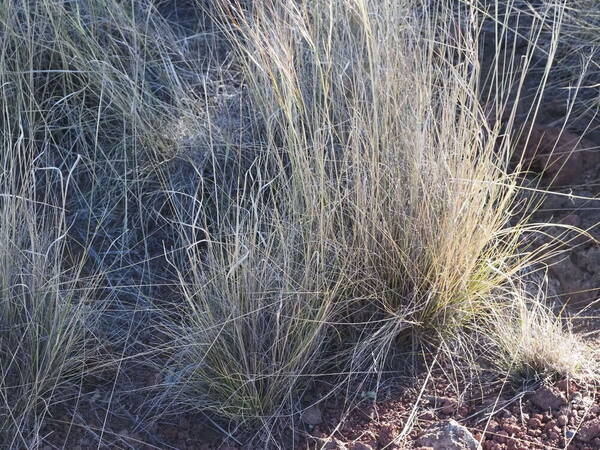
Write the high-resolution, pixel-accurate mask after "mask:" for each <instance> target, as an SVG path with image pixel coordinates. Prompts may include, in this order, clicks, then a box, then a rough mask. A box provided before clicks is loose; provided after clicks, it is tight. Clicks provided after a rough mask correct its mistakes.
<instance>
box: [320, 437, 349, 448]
mask: <svg viewBox="0 0 600 450" xmlns="http://www.w3.org/2000/svg"><path fill="white" fill-rule="evenodd" d="M346 448H347V447H346V444H344V443H343V442H342V441H340V440H339V439H336V438H333V439H332V440H331V441H329V442H327V443H326V444H325V445H324V446H323V450H346Z"/></svg>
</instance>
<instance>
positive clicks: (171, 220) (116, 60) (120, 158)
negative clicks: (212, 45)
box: [0, 0, 586, 448]
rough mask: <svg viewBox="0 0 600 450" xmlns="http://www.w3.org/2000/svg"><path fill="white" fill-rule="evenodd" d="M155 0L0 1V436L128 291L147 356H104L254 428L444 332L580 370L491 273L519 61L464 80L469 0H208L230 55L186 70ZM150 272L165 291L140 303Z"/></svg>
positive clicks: (515, 229) (42, 394)
mask: <svg viewBox="0 0 600 450" xmlns="http://www.w3.org/2000/svg"><path fill="white" fill-rule="evenodd" d="M160 6H161V5H154V4H153V3H152V2H150V1H135V2H119V1H116V0H85V1H81V2H77V3H74V2H69V1H62V0H41V1H29V0H8V1H6V2H4V3H3V4H2V5H0V25H1V29H0V37H1V38H2V39H1V43H0V89H1V91H2V97H1V98H0V109H1V111H2V118H1V119H0V120H1V122H2V133H3V134H2V135H3V140H2V145H3V152H2V159H1V161H2V164H3V174H2V175H1V176H0V187H1V193H0V194H1V197H0V207H1V208H2V213H3V214H2V215H1V217H0V234H1V236H0V248H2V253H1V254H0V281H1V283H2V292H3V294H2V297H1V298H0V301H1V303H0V305H1V306H0V308H1V311H0V313H1V321H0V327H1V328H0V371H1V372H0V373H1V375H2V381H1V384H0V399H1V402H2V406H1V408H0V426H1V427H2V428H1V431H2V433H4V434H3V435H2V438H3V439H4V441H2V444H3V445H6V446H7V447H15V448H16V447H20V446H29V447H35V446H37V445H40V443H41V437H40V436H41V434H40V430H41V427H42V425H43V423H44V417H45V415H46V414H47V413H48V411H50V410H51V408H52V407H53V406H54V405H56V404H57V403H58V402H59V401H60V400H59V398H60V397H59V394H58V393H59V392H61V395H64V394H62V392H63V391H67V392H68V391H69V389H71V391H70V392H71V394H72V396H76V395H77V393H76V390H75V391H74V390H73V389H72V388H73V385H74V383H76V382H77V381H78V380H79V382H82V381H81V380H83V379H85V378H86V376H87V374H88V373H89V372H90V371H92V370H93V369H94V367H93V366H94V358H90V356H93V355H94V354H95V352H96V351H97V348H98V346H99V345H100V344H106V342H99V340H100V339H99V336H104V337H105V336H111V338H110V339H117V340H119V339H123V340H127V339H128V338H129V337H130V335H131V333H132V332H131V329H132V326H130V327H129V328H128V329H126V330H125V331H123V328H122V327H121V324H120V322H118V321H117V318H118V319H120V318H121V317H122V316H125V315H126V313H125V312H124V311H129V310H132V309H133V310H135V311H137V309H136V308H140V305H143V307H144V311H151V313H148V314H152V316H151V319H152V320H153V322H152V323H153V324H155V327H154V328H153V330H155V331H157V332H158V335H159V336H160V339H161V342H162V344H163V345H161V346H160V348H159V349H158V350H154V349H153V350H148V351H145V352H141V353H139V354H130V355H129V354H128V355H124V353H122V354H121V355H120V356H119V358H115V359H116V360H117V364H121V363H123V361H124V360H139V361H141V362H143V363H148V364H150V362H149V361H146V359H147V358H149V355H151V356H152V358H149V359H152V364H157V363H156V361H158V364H159V365H160V368H161V370H162V375H163V380H164V382H163V383H161V384H160V386H158V388H159V389H160V390H162V393H161V395H159V396H158V397H157V398H158V401H159V402H160V403H161V405H160V406H161V408H165V409H170V410H172V409H173V408H174V409H175V410H177V411H180V410H181V409H186V410H187V409H199V410H202V411H205V412H210V413H211V414H215V415H217V416H218V417H220V418H225V419H228V420H231V421H233V422H235V423H237V424H242V425H245V426H249V427H254V428H256V427H258V428H260V429H261V430H262V431H263V433H262V434H260V438H261V439H271V438H272V439H275V435H274V434H270V433H272V432H271V431H270V430H271V424H272V423H273V421H275V420H280V419H286V423H289V422H290V421H292V422H293V421H294V420H296V419H297V417H298V413H299V412H301V411H302V409H303V408H305V407H306V406H307V404H306V396H305V394H306V393H307V392H308V391H310V390H311V388H312V387H313V386H314V384H315V383H316V382H317V381H320V380H328V382H329V383H330V385H332V386H333V388H331V389H330V391H329V392H328V393H326V395H334V394H338V393H340V392H342V391H343V390H344V389H348V390H350V386H353V385H354V383H369V382H371V381H373V380H377V379H378V378H379V377H381V376H383V374H384V373H387V372H388V371H389V370H392V369H397V368H398V366H402V365H403V364H404V363H405V361H406V359H405V358H404V357H403V356H402V353H406V352H415V351H416V350H422V351H423V350H427V349H430V348H431V347H432V346H433V347H436V346H440V343H441V342H446V343H447V342H448V341H451V340H453V339H460V338H461V336H465V335H468V334H473V333H477V334H479V335H483V336H485V339H484V341H485V342H484V343H483V344H481V343H478V344H477V345H483V348H485V349H493V352H491V353H493V355H494V356H493V357H490V358H488V359H487V360H486V359H485V358H484V360H482V361H478V363H481V364H484V365H485V364H487V365H488V366H489V365H490V363H491V362H496V363H497V364H496V365H495V366H494V364H492V366H494V370H499V371H504V372H514V373H515V374H522V373H523V371H533V372H534V373H536V374H544V375H547V374H556V373H559V374H563V373H577V372H579V371H581V370H583V371H584V372H585V370H586V368H585V367H583V366H585V359H584V358H583V357H577V358H575V357H573V358H572V357H571V355H582V354H583V353H578V351H576V352H573V349H580V348H581V349H583V347H582V346H581V343H580V342H579V341H578V340H577V339H576V338H575V337H573V336H572V335H571V334H569V332H568V330H566V331H565V329H564V328H563V326H562V322H560V321H557V320H556V319H555V318H554V316H553V313H552V312H550V311H549V309H548V308H547V307H545V306H544V299H543V298H533V297H531V296H528V295H525V294H523V293H522V292H521V291H520V290H518V289H517V288H515V287H514V286H518V285H519V282H518V281H519V280H520V279H521V277H522V276H523V275H522V274H523V273H526V272H527V271H528V270H530V269H531V268H532V267H533V264H534V263H537V262H539V260H540V258H541V255H542V251H541V250H539V249H528V248H527V247H525V246H524V245H523V244H524V242H525V240H526V237H527V236H528V233H529V232H531V231H534V230H535V229H537V227H538V226H537V225H536V226H533V225H528V223H527V220H528V218H529V215H530V214H531V212H532V211H533V208H534V206H535V205H534V204H533V203H525V204H524V203H523V202H522V200H521V198H520V196H519V192H520V187H521V185H520V183H521V175H522V174H521V173H520V171H521V169H523V167H522V166H521V165H520V164H519V163H518V162H517V163H516V168H515V167H514V165H515V158H514V157H513V153H514V144H515V142H517V141H518V139H517V136H513V131H514V130H516V127H515V126H514V117H515V112H514V110H513V108H516V107H513V106H509V105H512V104H517V103H518V99H519V98H518V95H519V94H518V93H519V88H520V87H521V83H523V81H524V78H523V77H520V76H518V75H515V74H516V73H518V72H519V71H520V72H523V73H525V72H527V71H528V70H529V66H528V64H529V62H530V60H529V59H528V58H524V59H523V60H522V61H516V60H514V59H513V60H512V61H510V62H509V63H507V62H506V61H507V60H506V59H505V55H503V54H502V53H500V52H499V53H498V55H497V59H496V65H495V73H494V74H493V76H491V77H487V75H488V74H486V73H485V72H484V70H483V69H482V67H481V65H480V61H479V51H480V48H479V38H480V34H479V33H480V30H481V27H480V25H481V24H480V22H479V18H480V17H481V16H480V9H478V8H476V7H475V6H473V5H470V6H469V5H468V4H467V3H464V4H460V5H458V6H457V5H456V4H454V3H451V2H445V1H434V2H420V1H416V0H414V1H413V0H400V1H388V0H385V1H378V2H375V1H368V0H336V1H324V0H316V1H311V2H307V1H291V0H289V1H288V0H281V1H273V0H267V1H264V2H258V3H256V4H254V5H252V6H251V7H250V6H243V5H241V4H238V3H235V2H233V3H232V2H219V3H218V4H217V6H213V9H212V10H211V14H214V15H215V17H216V20H215V22H218V23H219V25H220V27H221V30H220V33H221V38H222V39H223V40H224V41H225V42H226V43H227V45H228V46H229V47H230V49H231V56H232V58H233V60H234V61H235V63H231V67H229V68H223V67H218V68H215V67H210V68H206V66H203V64H204V62H203V61H202V60H201V58H198V57H197V56H198V55H194V48H193V45H192V44H191V43H190V42H191V38H190V39H188V38H181V36H179V35H178V34H177V31H176V30H175V29H174V28H173V27H172V26H171V24H169V23H168V21H167V20H166V19H165V18H164V17H163V16H161V14H160V12H159V8H160ZM548 8H549V9H548V16H547V17H546V18H542V19H540V21H539V22H535V23H534V25H533V26H532V29H531V30H530V33H531V39H529V42H530V47H529V49H528V52H527V55H530V54H531V53H532V52H534V51H535V49H536V45H537V42H536V38H535V37H536V36H538V31H539V29H541V28H542V27H543V26H546V25H547V23H546V20H550V19H549V18H552V17H556V16H555V15H554V16H553V15H552V11H553V10H552V9H551V7H548ZM559 16H560V15H559ZM500 25H502V21H499V27H498V29H499V30H501V29H502V27H501V26H500ZM505 25H506V24H505ZM506 26H508V25H506ZM499 33H500V34H499V35H498V37H497V41H498V42H501V41H505V40H506V39H507V37H506V36H505V35H503V34H502V33H501V32H499ZM553 42H555V43H556V41H553ZM549 54H550V58H551V57H552V56H553V52H549ZM544 70H545V75H546V76H547V75H548V73H549V71H550V70H551V64H548V65H547V66H546V68H545V69H544ZM226 77H229V78H228V83H224V82H223V80H224V79H225V78H226ZM224 84H228V85H229V87H231V86H235V89H233V88H232V89H233V90H235V93H233V94H230V95H229V94H228V93H227V88H226V87H224V86H223V85H224ZM541 89H543V86H540V90H541ZM484 92H486V93H487V94H486V96H485V98H484V95H483V93H484ZM514 92H517V98H516V99H515V98H514ZM489 93H495V94H496V95H495V96H491V97H490V96H489ZM509 97H510V101H508V99H509ZM236 103H237V105H234V104H236ZM536 107H537V105H534V106H532V108H531V109H532V110H535V108H536ZM490 108H491V110H493V111H494V115H495V117H510V118H511V119H510V120H509V122H508V123H500V121H497V122H495V121H490V118H489V111H490ZM234 110H235V112H236V114H237V115H234V114H233V111H234ZM228 119H231V120H228ZM231 122H235V123H234V124H233V125H232V123H231ZM513 127H515V128H514V129H513ZM517 160H518V158H517ZM521 162H522V161H521ZM157 249H158V250H157ZM132 267H134V268H136V270H137V272H136V270H133V269H131V268H132ZM137 268H139V270H138V269H137ZM130 273H133V275H130ZM148 274H150V275H148ZM129 276H131V277H132V279H128V278H127V277H129ZM136 277H137V278H136ZM153 277H154V278H153ZM159 278H160V280H159ZM164 280H167V282H165V283H163V281H164ZM163 284H164V285H168V289H169V294H170V297H171V299H170V300H169V301H162V300H163V299H159V298H156V297H153V296H152V295H150V294H148V292H150V293H153V294H155V293H156V292H162V291H160V289H164V288H165V286H163ZM125 294H127V296H126V295H125ZM132 305H133V306H134V307H135V308H132ZM127 317H128V318H130V320H131V321H134V320H137V319H135V317H137V316H135V314H134V315H127ZM145 317H146V316H145ZM498 317H501V318H502V320H501V323H502V326H501V327H498V326H497V325H498V323H500V321H497V320H496V319H497V318H498ZM112 320H115V322H114V323H113V322H111V321H112ZM107 324H108V325H107ZM115 324H119V325H115ZM136 326H137V325H136ZM106 328H109V329H110V332H107V330H106ZM138 328H140V327H139V326H138ZM136 329H137V328H136ZM115 330H116V331H115ZM119 334H121V336H119ZM115 336H116V337H115ZM105 339H109V338H106V337H105ZM110 339H109V340H110ZM473 342H475V340H474V341H473ZM478 342H479V341H478ZM559 344H560V345H559ZM474 345H475V344H474ZM127 348H129V347H127ZM470 350H471V351H473V353H478V352H479V349H478V348H471V349H470ZM582 351H583V350H582ZM123 352H125V350H123ZM481 353H482V354H484V355H485V354H488V353H486V352H481ZM498 355H501V357H500V358H498ZM66 398H69V397H68V396H67V397H66ZM261 426H262V427H261Z"/></svg>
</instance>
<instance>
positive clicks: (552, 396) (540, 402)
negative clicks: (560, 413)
mask: <svg viewBox="0 0 600 450" xmlns="http://www.w3.org/2000/svg"><path fill="white" fill-rule="evenodd" d="M531 401H532V403H533V404H534V405H536V406H537V407H538V408H540V409H543V410H549V409H558V408H560V407H561V406H563V405H566V404H567V400H566V398H565V397H564V395H563V393H562V392H560V391H559V390H558V389H556V388H553V387H551V386H542V387H541V388H539V389H538V390H536V391H535V394H533V397H532V398H531Z"/></svg>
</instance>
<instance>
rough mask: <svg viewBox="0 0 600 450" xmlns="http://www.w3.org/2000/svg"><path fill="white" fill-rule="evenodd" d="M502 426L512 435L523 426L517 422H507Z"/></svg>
mask: <svg viewBox="0 0 600 450" xmlns="http://www.w3.org/2000/svg"><path fill="white" fill-rule="evenodd" d="M502 428H503V429H504V431H506V432H507V433H508V434H509V435H511V436H513V435H515V434H517V433H518V432H519V431H521V428H520V427H519V426H518V425H517V424H516V423H505V424H504V425H502Z"/></svg>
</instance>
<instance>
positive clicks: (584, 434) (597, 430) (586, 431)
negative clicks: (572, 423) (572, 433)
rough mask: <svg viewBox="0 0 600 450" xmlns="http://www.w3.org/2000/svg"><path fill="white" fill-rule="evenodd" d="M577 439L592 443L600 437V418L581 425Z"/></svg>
mask: <svg viewBox="0 0 600 450" xmlns="http://www.w3.org/2000/svg"><path fill="white" fill-rule="evenodd" d="M577 437H578V438H579V440H580V441H583V442H591V441H592V440H593V439H594V438H597V437H600V418H597V419H594V420H590V421H588V422H585V423H584V424H583V425H581V428H580V429H579V432H578V433H577Z"/></svg>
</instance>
